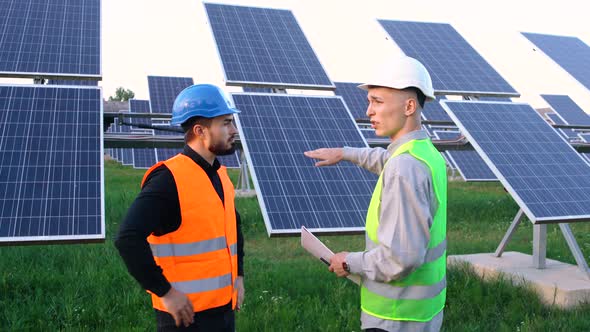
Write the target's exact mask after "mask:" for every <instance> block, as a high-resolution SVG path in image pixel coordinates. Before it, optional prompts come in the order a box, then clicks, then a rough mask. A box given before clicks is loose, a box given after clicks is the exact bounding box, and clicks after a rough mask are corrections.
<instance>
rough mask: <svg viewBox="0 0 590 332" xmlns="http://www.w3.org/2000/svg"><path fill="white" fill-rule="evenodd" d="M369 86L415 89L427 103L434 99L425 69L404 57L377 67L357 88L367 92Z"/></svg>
mask: <svg viewBox="0 0 590 332" xmlns="http://www.w3.org/2000/svg"><path fill="white" fill-rule="evenodd" d="M370 86H383V87H387V88H393V89H398V90H402V89H405V88H409V87H415V88H418V89H420V91H422V93H423V94H424V95H425V96H426V100H427V101H432V100H434V99H435V97H434V88H433V87H432V79H431V78H430V74H428V70H426V67H424V65H423V64H422V63H420V61H418V60H416V59H414V58H410V57H409V56H405V55H404V56H401V57H396V58H394V59H391V60H389V61H387V62H385V63H382V64H381V65H379V66H377V67H376V68H375V71H374V72H373V75H372V78H371V79H370V80H369V81H368V82H367V83H365V84H361V85H359V86H358V87H359V88H361V89H363V90H367V91H368V90H369V87H370Z"/></svg>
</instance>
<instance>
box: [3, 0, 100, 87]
mask: <svg viewBox="0 0 590 332" xmlns="http://www.w3.org/2000/svg"><path fill="white" fill-rule="evenodd" d="M100 25H101V24H100V0H78V1H67V0H51V1H22V0H0V31H2V37H1V38H0V75H2V76H13V77H14V76H21V77H38V76H64V77H72V78H73V77H80V76H86V77H95V78H97V79H98V78H100V76H101V66H100V48H101V42H100Z"/></svg>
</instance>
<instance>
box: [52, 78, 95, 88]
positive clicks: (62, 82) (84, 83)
mask: <svg viewBox="0 0 590 332" xmlns="http://www.w3.org/2000/svg"><path fill="white" fill-rule="evenodd" d="M47 84H48V85H82V86H97V85H98V81H89V80H53V79H51V80H47Z"/></svg>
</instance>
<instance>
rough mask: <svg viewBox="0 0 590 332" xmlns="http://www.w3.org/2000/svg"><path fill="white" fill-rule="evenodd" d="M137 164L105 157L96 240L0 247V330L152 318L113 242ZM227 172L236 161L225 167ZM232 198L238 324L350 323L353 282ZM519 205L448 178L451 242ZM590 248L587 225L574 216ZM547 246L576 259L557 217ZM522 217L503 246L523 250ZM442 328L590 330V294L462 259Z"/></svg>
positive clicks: (338, 239)
mask: <svg viewBox="0 0 590 332" xmlns="http://www.w3.org/2000/svg"><path fill="white" fill-rule="evenodd" d="M142 175H143V172H142V171H138V170H133V169H131V168H129V167H122V166H120V165H119V164H116V163H114V162H106V165H105V177H106V201H105V203H106V224H107V240H106V241H105V243H102V244H85V245H49V246H28V247H24V246H22V247H0V331H21V330H25V331H26V330H30V331H58V330H62V331H145V330H154V327H155V319H154V315H153V311H152V308H151V304H150V299H149V296H148V295H147V293H146V292H145V291H143V290H142V289H140V287H139V286H138V285H137V283H136V282H135V281H134V280H133V279H132V278H131V277H130V276H129V275H128V274H127V271H126V268H125V266H124V265H123V263H122V261H121V259H120V258H119V256H118V254H117V251H116V249H115V247H114V245H113V238H114V236H115V234H116V232H117V229H118V224H119V222H120V221H121V219H122V218H123V217H124V214H125V211H126V209H127V207H128V206H129V204H130V203H131V202H132V200H133V199H134V197H135V195H136V194H137V192H138V191H139V182H140V179H141V176H142ZM231 175H232V176H233V178H234V180H235V179H236V178H237V173H232V174H231ZM237 208H238V210H239V211H240V213H241V216H242V220H243V222H242V223H243V232H244V236H245V239H246V262H245V274H246V276H245V281H246V302H245V304H244V307H243V310H242V311H241V312H239V313H238V315H237V317H238V318H237V330H238V331H359V330H360V326H359V325H360V323H359V315H360V309H359V304H358V303H359V295H358V290H357V288H356V286H354V285H353V284H352V283H350V282H347V281H345V280H342V279H337V278H335V277H334V276H333V275H332V274H330V273H328V272H327V271H326V268H325V266H323V265H322V264H319V263H317V262H316V261H315V260H314V259H312V258H310V256H309V255H308V254H306V253H305V252H304V251H303V250H302V249H301V248H300V246H299V238H272V239H269V238H268V237H267V235H266V230H265V228H264V224H263V221H262V217H261V213H260V210H259V207H258V203H257V200H256V198H240V199H238V200H237ZM516 212H517V206H516V204H515V203H514V202H513V201H512V199H511V198H510V196H509V195H508V194H506V193H505V192H504V190H503V189H502V187H501V186H500V185H499V184H497V183H463V182H452V183H450V186H449V211H448V243H449V247H448V252H449V254H464V253H477V252H492V251H494V250H495V248H496V246H497V245H498V243H499V241H500V240H501V238H502V236H503V234H504V232H505V231H506V229H507V227H508V225H509V224H510V222H511V221H512V218H513V217H514V215H515V214H516ZM572 230H573V232H574V234H575V235H576V238H577V240H578V243H579V244H580V246H581V248H582V250H583V251H584V253H585V256H586V259H587V260H590V257H589V254H590V225H588V224H576V225H572ZM547 233H548V245H547V255H548V257H549V258H554V259H558V260H560V261H564V262H568V263H574V260H573V257H572V256H571V254H570V253H569V250H568V248H567V246H566V243H565V241H564V240H563V237H562V236H561V233H560V232H559V228H558V227H557V226H549V227H548V232H547ZM322 240H323V241H325V242H327V243H328V245H329V246H331V247H332V248H333V249H335V250H361V249H362V248H363V247H364V243H363V241H364V240H363V236H360V235H357V236H330V237H323V238H322ZM531 240H532V227H531V225H530V223H528V222H523V223H522V224H521V226H520V227H519V229H518V231H517V233H516V234H515V236H514V237H513V239H512V241H511V243H510V245H509V246H508V248H507V250H510V251H521V252H524V253H530V251H531ZM443 329H444V330H445V331H478V332H483V331H590V305H583V306H580V307H578V308H576V309H574V310H570V311H564V310H560V309H557V308H554V307H547V306H543V305H542V304H541V303H540V302H539V300H538V298H537V297H536V295H535V294H534V293H532V292H531V291H530V290H528V289H526V288H523V287H515V286H513V285H512V284H511V283H510V282H508V281H506V280H501V279H499V280H495V281H491V282H485V283H484V282H482V281H480V280H479V279H478V278H477V277H476V276H475V275H474V274H473V273H472V272H471V271H470V270H469V269H468V268H467V267H460V268H454V269H451V270H449V272H448V298H447V307H446V309H445V320H444V325H443Z"/></svg>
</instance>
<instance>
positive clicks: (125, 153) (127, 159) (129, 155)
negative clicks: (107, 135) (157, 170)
mask: <svg viewBox="0 0 590 332" xmlns="http://www.w3.org/2000/svg"><path fill="white" fill-rule="evenodd" d="M117 132H118V133H122V134H129V133H131V127H129V126H117ZM119 154H120V156H121V160H120V161H121V164H123V165H131V166H133V149H119Z"/></svg>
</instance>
